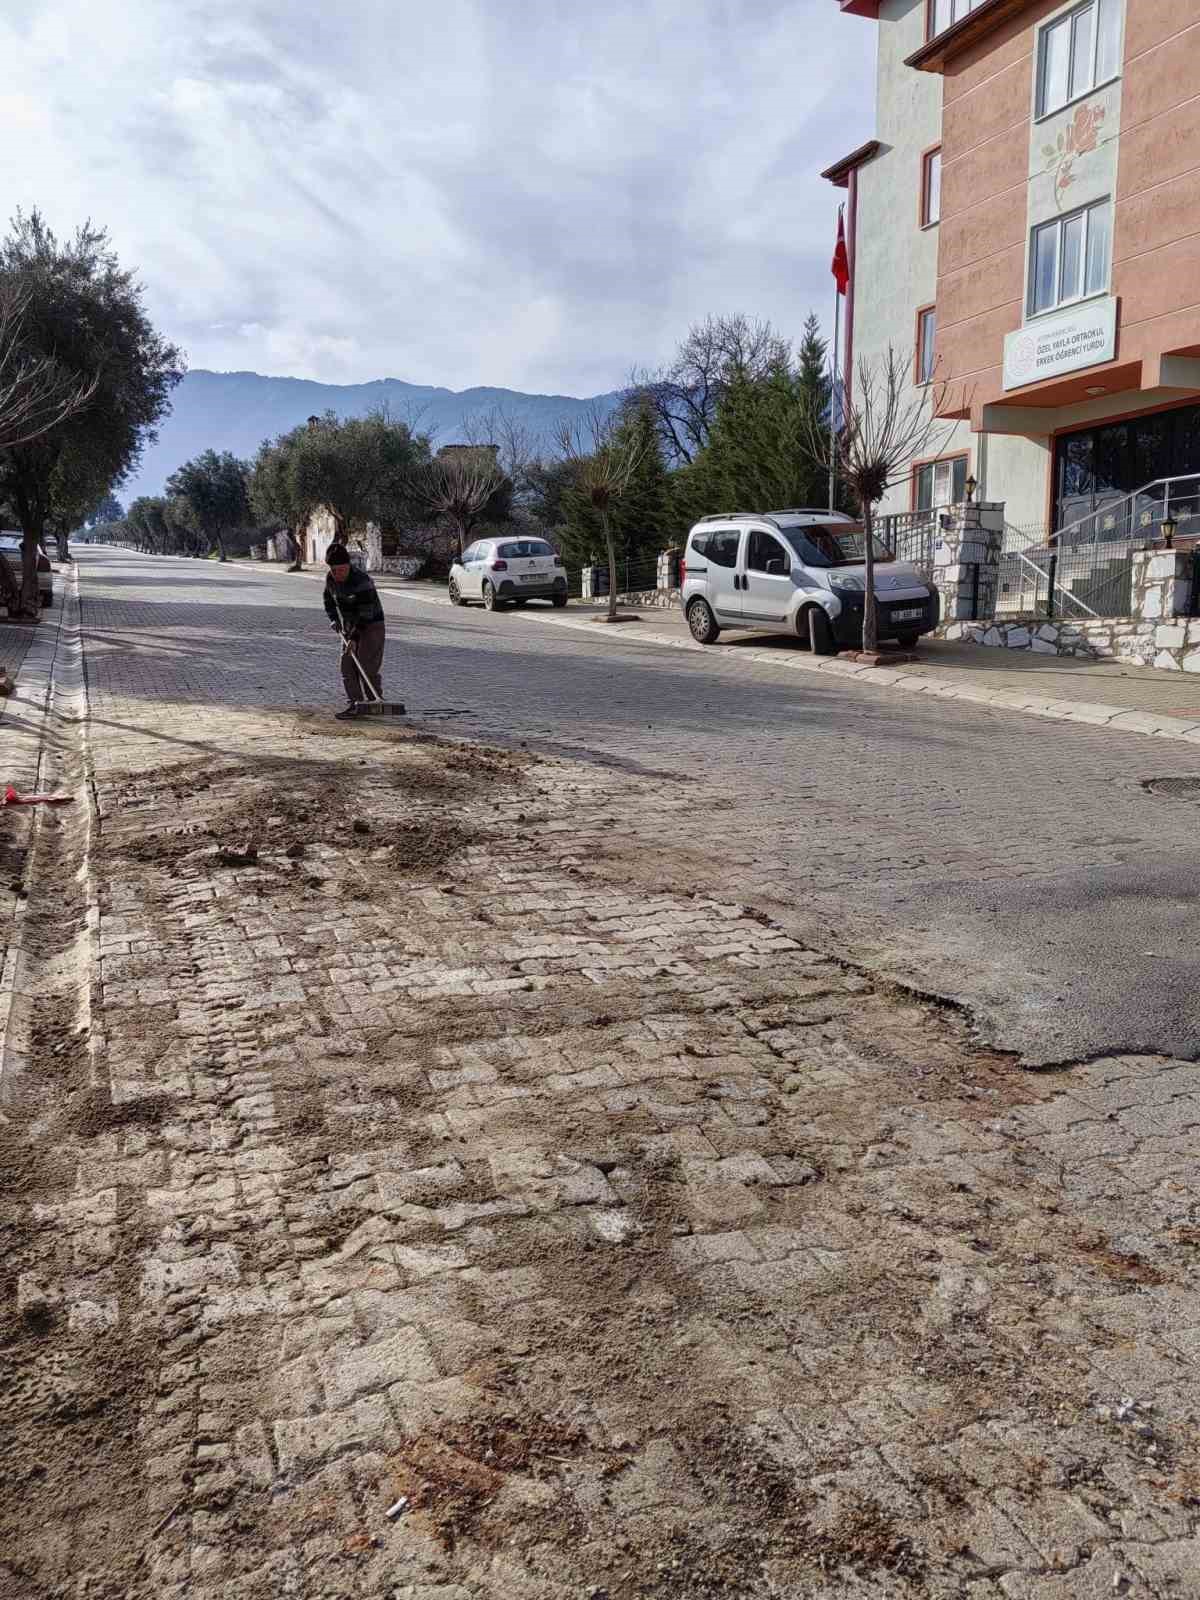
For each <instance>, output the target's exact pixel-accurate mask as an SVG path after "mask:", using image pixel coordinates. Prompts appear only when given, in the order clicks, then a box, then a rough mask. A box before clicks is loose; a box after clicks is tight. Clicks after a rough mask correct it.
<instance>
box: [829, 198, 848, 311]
mask: <svg viewBox="0 0 1200 1600" xmlns="http://www.w3.org/2000/svg"><path fill="white" fill-rule="evenodd" d="M829 270H830V272H832V273H833V276H834V278H835V280H836V282H837V292H838V293H839V294H845V292H846V290H847V288H848V287H849V284H850V257H849V256H848V255H847V254H846V224H845V221H844V219H843V217H842V213H841V211H839V212H838V236H837V247H836V249H835V250H834V252H833V260H832V261H831V262H830V264H829Z"/></svg>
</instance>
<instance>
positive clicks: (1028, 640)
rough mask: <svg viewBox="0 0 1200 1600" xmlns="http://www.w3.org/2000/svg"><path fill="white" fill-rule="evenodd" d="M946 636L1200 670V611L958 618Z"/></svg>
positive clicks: (995, 645)
mask: <svg viewBox="0 0 1200 1600" xmlns="http://www.w3.org/2000/svg"><path fill="white" fill-rule="evenodd" d="M941 632H942V637H943V638H946V639H959V640H962V641H963V642H964V643H967V644H980V645H987V646H990V647H993V648H996V649H1000V650H1033V651H1035V652H1036V653H1037V654H1039V655H1047V656H1085V657H1090V658H1091V659H1092V660H1093V661H1127V662H1129V664H1130V665H1131V666H1136V667H1158V668H1159V669H1160V670H1162V671H1164V672H1200V617H1176V618H1175V619H1174V620H1173V621H1171V622H1154V621H1152V620H1139V619H1132V618H1131V619H1128V620H1126V621H1119V620H1114V621H1106V620H1100V621H1096V622H1070V621H1068V622H1042V621H1039V620H1038V619H1037V618H1026V619H1025V620H1023V621H1021V620H1018V621H1011V622H1009V621H1006V622H999V621H997V622H956V623H951V624H950V626H949V627H946V628H943V629H942V630H941Z"/></svg>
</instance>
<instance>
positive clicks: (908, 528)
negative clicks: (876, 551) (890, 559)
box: [876, 506, 950, 578]
mask: <svg viewBox="0 0 1200 1600" xmlns="http://www.w3.org/2000/svg"><path fill="white" fill-rule="evenodd" d="M949 511H950V507H949V506H934V507H931V508H930V509H929V510H927V511H895V512H893V513H892V514H891V515H890V516H886V517H880V518H879V520H878V522H877V524H876V531H877V533H878V536H879V540H880V542H881V543H882V544H885V545H886V546H887V547H888V549H889V550H890V551H891V552H892V554H893V555H894V556H895V558H896V560H897V561H907V562H910V563H911V564H912V565H913V566H914V567H916V568H917V570H918V571H919V572H920V573H921V574H922V575H923V576H925V577H927V578H928V577H931V576H932V574H933V550H934V546H935V545H936V543H937V536H938V530H939V528H940V527H941V518H942V517H943V516H945V515H947V514H948V513H949Z"/></svg>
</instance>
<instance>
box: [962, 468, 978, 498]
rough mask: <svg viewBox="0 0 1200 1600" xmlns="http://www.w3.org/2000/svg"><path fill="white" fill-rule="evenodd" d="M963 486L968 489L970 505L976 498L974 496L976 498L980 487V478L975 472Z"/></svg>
mask: <svg viewBox="0 0 1200 1600" xmlns="http://www.w3.org/2000/svg"><path fill="white" fill-rule="evenodd" d="M963 487H964V488H965V489H966V491H967V504H968V505H970V504H971V501H972V500H974V498H975V491H976V489H978V487H979V480H978V478H976V476H975V474H974V473H972V474H971V476H970V477H969V478H968V479H967V481H966V483H965V484H964V485H963Z"/></svg>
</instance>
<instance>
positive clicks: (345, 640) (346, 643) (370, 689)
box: [333, 598, 381, 700]
mask: <svg viewBox="0 0 1200 1600" xmlns="http://www.w3.org/2000/svg"><path fill="white" fill-rule="evenodd" d="M333 603H334V605H335V606H337V614H338V621H339V622H340V623H341V628H340V629H339V633H340V635H341V640H342V645H343V647H344V648H345V649H346V650H347V652H348V653H349V656H350V659H351V661H353V663H354V665H355V666H356V667H357V668H358V675H359V677H360V678H361V679H362V681H363V688H364V689H365V690H366V691H367V699H368V700H380V699H381V697H380V696H379V695H377V694H376V693H375V687H374V685H373V684H372V682H371V680H370V679H369V678H368V677H367V674H366V672H365V671H364V670H363V664H362V662H361V661H360V660H359V659H358V656H357V655H356V654H355V652H354V646H353V645H352V644H351V642H350V635H349V634H348V633H347V632H346V619H345V617H344V616H343V615H342V608H341V606H340V605H338V602H337V600H336V598H335V600H334V602H333Z"/></svg>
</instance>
